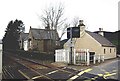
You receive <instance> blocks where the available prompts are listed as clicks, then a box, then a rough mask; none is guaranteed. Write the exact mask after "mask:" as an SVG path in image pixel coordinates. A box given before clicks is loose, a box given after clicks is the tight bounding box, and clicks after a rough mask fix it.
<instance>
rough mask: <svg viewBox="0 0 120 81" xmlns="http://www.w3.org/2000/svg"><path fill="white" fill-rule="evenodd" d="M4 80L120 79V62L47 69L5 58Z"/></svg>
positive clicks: (83, 80)
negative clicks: (85, 66)
mask: <svg viewBox="0 0 120 81" xmlns="http://www.w3.org/2000/svg"><path fill="white" fill-rule="evenodd" d="M3 63H4V64H3V79H4V80H6V79H24V80H28V79H33V80H36V79H44V80H45V79H47V80H49V81H55V80H65V81H66V80H67V81H78V80H80V81H88V80H89V81H92V80H94V81H101V80H100V79H104V80H105V79H119V80H120V77H118V75H119V74H120V72H119V71H120V68H119V67H120V60H119V59H114V60H110V61H108V62H105V63H102V64H99V65H96V66H92V67H87V68H84V69H77V68H76V67H82V66H76V67H74V68H73V67H68V66H66V67H59V68H57V67H46V66H42V65H39V64H36V63H32V62H31V63H30V62H27V61H24V60H21V59H18V58H17V59H15V60H14V61H13V60H11V59H10V58H7V57H6V58H5V59H4V62H3Z"/></svg>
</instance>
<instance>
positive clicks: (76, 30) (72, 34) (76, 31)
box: [67, 27, 80, 64]
mask: <svg viewBox="0 0 120 81" xmlns="http://www.w3.org/2000/svg"><path fill="white" fill-rule="evenodd" d="M79 37H80V27H70V28H67V38H68V39H70V43H71V45H70V64H73V60H72V54H73V50H72V49H73V47H74V46H73V45H72V42H73V40H72V38H79Z"/></svg>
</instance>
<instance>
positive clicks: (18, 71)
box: [18, 70, 30, 79]
mask: <svg viewBox="0 0 120 81" xmlns="http://www.w3.org/2000/svg"><path fill="white" fill-rule="evenodd" d="M18 72H20V73H21V74H22V75H23V76H24V77H25V78H27V79H30V78H29V77H28V76H27V75H25V74H24V73H23V72H22V71H21V70H18Z"/></svg>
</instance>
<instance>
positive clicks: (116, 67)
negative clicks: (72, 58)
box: [69, 59, 120, 81]
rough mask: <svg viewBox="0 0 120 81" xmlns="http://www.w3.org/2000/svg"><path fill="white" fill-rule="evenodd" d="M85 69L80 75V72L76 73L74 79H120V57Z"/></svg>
mask: <svg viewBox="0 0 120 81" xmlns="http://www.w3.org/2000/svg"><path fill="white" fill-rule="evenodd" d="M74 68H75V67H74ZM84 71H86V72H84ZM84 71H82V72H83V73H82V74H81V75H80V76H79V74H80V73H78V74H77V75H74V76H73V77H71V78H72V79H73V81H76V80H79V79H85V78H86V79H87V80H88V79H89V80H96V81H97V80H99V79H114V80H120V77H119V76H120V60H119V59H114V60H109V61H108V62H106V63H103V64H100V65H97V66H93V67H89V68H87V69H84ZM86 79H85V80H86ZM69 80H70V79H69Z"/></svg>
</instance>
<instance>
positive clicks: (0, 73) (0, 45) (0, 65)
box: [0, 43, 3, 80]
mask: <svg viewBox="0 0 120 81" xmlns="http://www.w3.org/2000/svg"><path fill="white" fill-rule="evenodd" d="M2 53H3V52H2V43H0V80H2V55H3V54H2Z"/></svg>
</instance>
